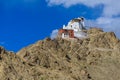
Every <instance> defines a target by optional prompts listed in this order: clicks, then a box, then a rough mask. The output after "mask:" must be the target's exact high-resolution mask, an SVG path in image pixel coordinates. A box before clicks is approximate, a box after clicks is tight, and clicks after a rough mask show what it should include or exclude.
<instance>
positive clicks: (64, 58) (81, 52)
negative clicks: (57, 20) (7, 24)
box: [0, 28, 120, 80]
mask: <svg viewBox="0 0 120 80" xmlns="http://www.w3.org/2000/svg"><path fill="white" fill-rule="evenodd" d="M86 33H87V34H88V35H89V37H88V38H86V39H81V40H78V41H69V40H64V39H54V40H51V39H49V38H46V39H45V40H41V41H38V42H36V43H35V44H32V45H30V46H28V47H26V48H23V49H21V50H20V51H19V52H18V53H17V54H14V53H12V52H7V51H6V50H4V49H3V48H1V47H0V79H2V80H119V79H120V77H119V74H120V58H119V57H120V41H119V39H117V38H116V36H115V34H114V33H113V32H104V31H102V30H100V29H97V28H96V29H95V28H93V29H90V30H87V31H86Z"/></svg>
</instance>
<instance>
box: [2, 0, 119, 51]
mask: <svg viewBox="0 0 120 80" xmlns="http://www.w3.org/2000/svg"><path fill="white" fill-rule="evenodd" d="M82 1H83V0H75V1H74V0H17V1H16V0H2V1H0V45H1V46H3V47H5V48H6V49H7V50H11V51H15V52H16V51H18V50H20V49H21V48H23V47H25V46H28V45H29V44H33V43H34V42H36V41H38V40H42V39H44V38H45V37H49V36H50V34H51V32H52V31H54V30H55V29H59V28H61V27H62V25H63V24H67V22H68V21H69V20H70V19H72V18H76V17H79V16H83V17H85V18H86V23H87V24H86V25H88V26H100V27H101V28H103V29H104V30H106V31H114V32H116V34H119V32H120V31H119V30H118V29H116V28H118V27H115V28H112V27H109V26H111V21H113V22H114V25H115V26H117V25H118V24H119V18H120V17H119V10H115V11H116V13H117V14H115V13H111V14H108V15H106V14H107V13H106V10H108V11H109V9H110V8H109V5H111V3H112V2H111V3H110V2H109V0H105V1H106V2H105V3H104V2H96V3H95V2H92V1H93V0H91V2H89V5H88V3H87V2H84V1H83V2H82ZM85 1H86V0H85ZM107 2H108V3H107ZM107 5H108V7H106V6H107ZM107 8H109V9H107ZM115 8H116V6H115ZM118 8H119V6H118ZM105 9H106V10H105ZM113 11H114V9H113ZM115 11H114V12H115ZM116 20H117V21H118V22H116V24H115V21H116ZM114 25H113V26H114ZM105 26H107V27H105ZM119 29H120V28H119ZM118 36H119V35H118Z"/></svg>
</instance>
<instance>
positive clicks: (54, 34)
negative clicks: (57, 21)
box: [50, 29, 58, 39]
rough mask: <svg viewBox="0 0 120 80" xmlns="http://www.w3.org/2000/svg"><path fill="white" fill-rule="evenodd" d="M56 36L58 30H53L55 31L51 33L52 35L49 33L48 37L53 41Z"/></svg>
mask: <svg viewBox="0 0 120 80" xmlns="http://www.w3.org/2000/svg"><path fill="white" fill-rule="evenodd" d="M57 35H58V29H55V30H53V31H52V33H51V35H50V38H51V39H54V38H56V37H57Z"/></svg>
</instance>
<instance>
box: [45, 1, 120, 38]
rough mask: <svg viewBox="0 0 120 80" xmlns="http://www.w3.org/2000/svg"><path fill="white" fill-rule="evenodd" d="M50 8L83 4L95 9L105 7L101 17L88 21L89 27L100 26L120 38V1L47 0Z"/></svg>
mask: <svg viewBox="0 0 120 80" xmlns="http://www.w3.org/2000/svg"><path fill="white" fill-rule="evenodd" d="M46 1H47V2H48V5H49V6H53V5H62V6H64V7H66V8H69V7H70V6H73V5H77V4H83V5H85V6H87V7H91V8H94V7H96V6H97V5H103V6H104V8H103V12H102V13H101V15H102V16H101V17H99V18H97V19H96V20H86V23H87V25H89V26H99V27H101V28H103V29H104V30H105V31H114V32H115V33H116V34H117V36H118V37H119V38H120V26H119V25H120V17H114V16H120V9H119V8H120V4H119V3H120V0H46Z"/></svg>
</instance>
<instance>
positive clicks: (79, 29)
mask: <svg viewBox="0 0 120 80" xmlns="http://www.w3.org/2000/svg"><path fill="white" fill-rule="evenodd" d="M83 30H85V24H84V18H75V19H72V20H70V21H69V22H68V25H67V26H65V25H63V28H62V29H60V30H59V32H58V35H59V36H60V37H62V38H81V37H83V36H85V33H84V32H83Z"/></svg>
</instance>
